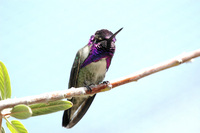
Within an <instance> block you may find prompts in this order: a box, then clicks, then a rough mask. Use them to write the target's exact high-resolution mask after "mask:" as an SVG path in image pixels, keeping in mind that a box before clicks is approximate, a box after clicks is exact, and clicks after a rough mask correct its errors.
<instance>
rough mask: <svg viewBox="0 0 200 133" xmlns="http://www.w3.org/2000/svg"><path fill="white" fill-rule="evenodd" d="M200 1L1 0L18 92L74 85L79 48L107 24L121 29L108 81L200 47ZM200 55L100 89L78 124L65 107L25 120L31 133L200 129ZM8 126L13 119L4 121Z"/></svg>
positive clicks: (2, 48)
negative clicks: (65, 124) (66, 122)
mask: <svg viewBox="0 0 200 133" xmlns="http://www.w3.org/2000/svg"><path fill="white" fill-rule="evenodd" d="M199 7H200V1H198V0H174V1H171V0H162V1H159V0H152V1H148V0H141V1H136V0H128V1H119V0H115V1H114V0H110V1H106V0H101V1H92V0H85V1H76V2H75V1H70V2H69V1H65V0H50V1H39V0H34V1H27V0H7V1H1V2H0V16H1V17H0V60H1V61H2V62H4V64H5V65H6V67H7V69H8V72H9V75H10V79H11V86H12V98H15V97H17V98H19V97H24V96H30V95H37V94H40V93H45V92H51V91H56V90H63V89H67V85H68V80H69V74H70V70H71V66H72V63H73V60H74V57H75V54H76V52H77V51H78V50H79V49H80V48H82V47H83V46H84V45H86V44H87V42H88V40H89V38H90V36H91V35H92V34H94V33H95V31H96V30H99V29H108V30H111V31H112V32H115V31H117V30H118V29H119V28H121V27H124V29H123V30H122V31H121V32H120V33H119V34H118V35H117V42H116V52H115V55H114V57H113V60H112V63H111V66H110V68H109V71H108V73H107V75H106V78H105V80H114V79H118V78H120V77H122V76H126V75H129V74H131V73H134V72H136V71H138V70H141V69H143V68H146V67H149V66H152V65H154V64H157V63H160V62H163V61H165V60H168V59H170V58H173V57H174V56H177V55H179V54H181V53H184V52H189V51H192V50H196V49H199V47H200V34H199V31H200V25H199V24H200V15H199V13H200V8H199ZM199 67H200V58H197V59H195V61H194V62H193V63H187V64H183V65H181V66H178V67H174V68H171V69H168V70H165V71H162V72H159V73H157V74H153V75H150V76H148V77H146V78H144V79H141V80H139V81H138V82H133V83H129V84H126V85H123V86H120V87H118V88H115V89H113V90H111V91H109V92H105V93H100V94H98V95H97V96H96V98H95V100H94V102H93V104H92V105H91V107H90V109H89V111H88V112H87V113H86V115H85V116H84V117H83V119H82V120H81V121H80V122H79V123H78V124H77V125H76V126H75V127H74V128H73V129H65V128H62V127H61V121H62V114H63V112H57V113H54V114H49V115H45V116H39V117H33V118H29V119H26V120H22V123H23V124H24V125H25V127H26V128H27V129H28V131H29V132H30V133H35V132H37V133H40V132H41V133H42V132H49V133H55V132H60V133H64V132H68V133H70V132H73V133H74V132H82V133H84V132H95V133H102V132H105V133H107V132H109V133H121V132H125V133H133V132H137V133H147V132H148V133H161V132H162V133H169V132H170V133H177V132H181V133H188V132H190V133H199V132H200V96H199V95H200V81H199V75H200V70H199ZM4 127H5V126H4Z"/></svg>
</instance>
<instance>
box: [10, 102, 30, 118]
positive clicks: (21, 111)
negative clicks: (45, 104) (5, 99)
mask: <svg viewBox="0 0 200 133" xmlns="http://www.w3.org/2000/svg"><path fill="white" fill-rule="evenodd" d="M10 115H11V116H12V117H15V118H17V119H27V118H29V117H31V116H32V110H31V108H30V107H29V106H26V105H24V104H19V105H16V106H15V107H13V108H12V110H11V114H10Z"/></svg>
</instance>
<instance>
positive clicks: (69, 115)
mask: <svg viewBox="0 0 200 133" xmlns="http://www.w3.org/2000/svg"><path fill="white" fill-rule="evenodd" d="M82 52H83V49H80V50H79V51H78V52H77V54H76V57H75V60H74V64H73V66H72V69H71V74H70V80H69V88H71V87H77V81H78V75H79V70H80V66H81V64H82V62H83V61H82V60H81V59H80V56H81V54H82ZM94 97H95V95H93V96H92V97H91V96H88V97H75V98H72V99H70V101H71V102H72V103H73V107H72V108H70V109H68V110H65V111H64V114H63V122H62V126H64V127H67V128H71V127H73V126H74V125H75V124H76V123H78V122H79V120H80V119H81V118H82V117H83V116H84V114H85V113H86V112H87V110H88V108H89V107H90V105H91V103H92V101H93V99H94Z"/></svg>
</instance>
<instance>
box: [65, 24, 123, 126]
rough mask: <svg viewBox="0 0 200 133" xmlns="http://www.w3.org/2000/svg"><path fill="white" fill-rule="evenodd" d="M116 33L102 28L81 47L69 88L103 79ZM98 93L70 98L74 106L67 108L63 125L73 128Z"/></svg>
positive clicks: (110, 57)
mask: <svg viewBox="0 0 200 133" xmlns="http://www.w3.org/2000/svg"><path fill="white" fill-rule="evenodd" d="M121 30H122V28H121V29H119V30H118V31H117V32H116V33H114V34H113V33H112V32H111V31H109V30H106V29H102V30H98V31H96V33H95V34H94V35H92V36H91V38H90V40H89V42H88V44H87V45H86V46H84V47H83V48H81V49H80V50H79V51H78V52H77V54H76V57H75V60H74V64H73V66H72V69H71V74H70V80H69V88H71V87H83V86H89V85H92V84H99V83H100V82H102V81H103V79H104V77H105V74H106V71H107V70H108V68H109V66H110V63H111V60H112V57H113V55H114V52H115V42H116V38H115V36H116V35H117V34H118V33H119V32H120V31H121ZM95 96H96V94H94V95H92V96H81V97H74V98H72V99H68V100H70V101H71V102H72V103H73V107H72V108H70V109H68V110H65V111H64V114H63V121H62V126H63V127H67V128H71V127H73V126H74V125H75V124H76V123H78V122H79V121H80V119H81V118H82V117H83V116H84V114H85V113H86V112H87V110H88V108H89V107H90V105H91V103H92V101H93V100H94V98H95Z"/></svg>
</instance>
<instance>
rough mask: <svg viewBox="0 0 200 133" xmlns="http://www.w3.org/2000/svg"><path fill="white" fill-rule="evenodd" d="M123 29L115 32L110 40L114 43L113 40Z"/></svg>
mask: <svg viewBox="0 0 200 133" xmlns="http://www.w3.org/2000/svg"><path fill="white" fill-rule="evenodd" d="M122 29H123V28H121V29H119V30H118V31H117V32H115V33H114V34H113V35H112V36H111V37H110V38H109V39H108V40H110V41H112V39H113V38H114V37H115V36H116V35H117V34H118V33H119V32H120V31H121V30H122Z"/></svg>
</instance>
